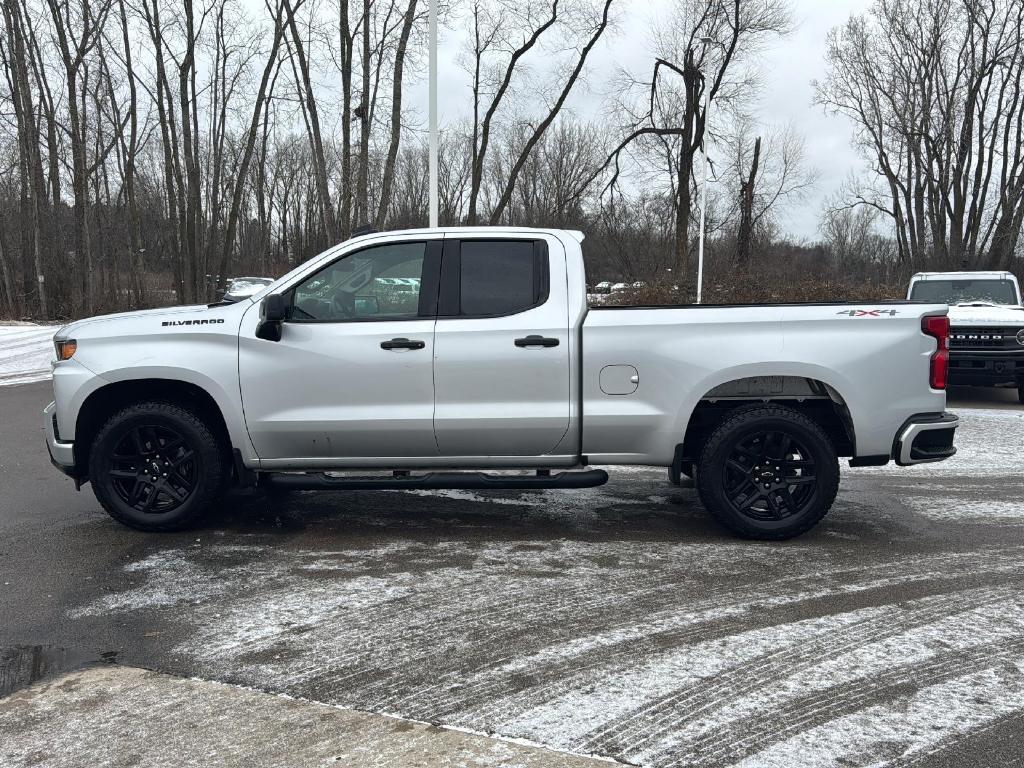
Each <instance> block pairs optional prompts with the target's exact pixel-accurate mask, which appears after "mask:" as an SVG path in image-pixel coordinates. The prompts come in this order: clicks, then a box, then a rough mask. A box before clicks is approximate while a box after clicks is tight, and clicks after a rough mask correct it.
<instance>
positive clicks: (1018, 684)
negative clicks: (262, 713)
mask: <svg viewBox="0 0 1024 768" xmlns="http://www.w3.org/2000/svg"><path fill="white" fill-rule="evenodd" d="M49 399H50V394H49V384H48V383H36V384H26V385H21V386H14V387H6V388H0V669H2V670H3V673H2V674H0V684H6V685H7V686H8V688H12V689H13V688H15V687H17V686H19V685H21V684H23V683H27V682H30V681H31V680H33V679H36V678H44V683H45V679H46V678H47V676H48V675H56V674H58V673H60V672H61V671H62V670H69V669H76V668H78V667H80V666H81V665H83V664H85V665H89V664H92V663H96V662H103V663H107V664H109V663H111V662H112V663H113V666H104V667H102V669H104V670H110V669H117V668H121V667H123V668H125V669H134V668H142V669H143V670H151V671H152V672H155V673H164V674H165V675H166V676H169V677H168V679H171V680H179V681H180V680H181V679H183V678H185V679H192V678H196V679H197V683H196V684H197V685H198V684H200V681H202V682H203V684H205V681H212V682H214V683H225V684H229V685H230V686H238V687H239V688H237V690H239V691H250V689H252V691H257V692H258V691H265V692H270V693H274V694H287V695H288V696H289V697H292V698H290V699H281V701H293V700H294V699H299V700H306V701H310V702H317V703H320V704H326V705H336V706H337V707H342V708H345V709H344V711H349V710H356V711H357V712H360V713H382V714H387V715H389V716H397V717H398V718H400V719H401V720H400V721H399V722H405V721H408V722H414V721H419V722H424V723H432V724H434V725H437V726H443V727H446V728H451V729H458V730H456V731H450V732H454V733H470V734H490V735H494V736H497V737H501V738H502V739H506V740H507V741H498V742H496V743H500V744H527V745H531V746H534V747H538V748H540V747H543V748H551V749H554V750H560V751H561V752H550V753H546V754H548V755H549V758H548V759H547V762H545V759H544V758H541V759H540V762H529V761H528V760H527V759H526V758H520V757H513V758H509V759H508V760H505V761H504V762H502V761H501V760H503V759H504V758H502V759H498V758H495V760H494V761H492V762H493V764H502V765H506V764H507V765H512V764H515V765H527V764H529V765H534V764H538V765H544V764H550V765H555V764H559V765H561V764H562V763H560V762H558V763H556V759H557V760H562V759H563V758H564V757H565V756H564V754H563V753H566V752H567V753H572V754H574V755H582V756H599V757H603V758H607V759H611V760H615V761H619V762H622V763H627V764H636V765H645V766H659V767H660V766H720V765H744V766H780V767H782V766H786V767H787V768H788V767H790V766H800V765H807V766H855V765H856V766H859V765H876V766H890V765H891V766H907V765H915V766H965V765H977V766H992V765H1000V766H1014V765H1017V766H1021V765H1024V591H1022V585H1024V407H1022V406H1020V405H1018V404H1017V403H1016V397H1015V393H1011V392H1010V391H990V390H979V391H973V390H966V391H956V392H954V393H953V396H952V398H951V403H950V406H951V408H952V409H953V410H957V411H958V412H959V413H960V414H961V416H962V418H963V426H962V429H961V433H960V435H959V437H958V441H957V443H958V446H959V449H960V452H959V454H958V455H957V456H956V457H954V458H953V459H952V460H950V461H948V462H945V463H943V464H938V465H930V466H923V467H917V468H913V469H910V470H905V469H898V468H891V467H890V468H879V469H862V470H848V471H844V478H843V483H842V486H841V490H840V494H839V498H838V500H837V502H836V505H835V507H834V509H833V511H832V512H831V513H830V515H829V516H828V517H827V518H826V519H825V521H824V522H823V524H822V525H820V526H819V527H818V528H816V529H815V530H814V531H812V532H811V533H809V534H808V535H805V536H804V537H802V538H800V539H797V540H795V541H791V542H786V543H782V544H775V543H773V544H765V543H755V542H746V541H740V540H737V539H734V538H731V537H730V536H728V535H727V534H725V533H724V532H723V531H722V530H720V529H719V528H718V527H717V526H716V525H715V524H714V523H713V521H712V520H710V519H709V518H708V516H707V515H706V514H705V512H704V511H703V509H702V508H701V506H700V503H699V501H698V500H697V497H696V494H695V492H694V491H692V490H689V489H685V488H682V489H680V488H675V487H673V486H670V485H669V484H668V483H667V482H666V481H665V476H664V471H662V470H657V471H655V470H647V469H635V468H633V469H631V468H619V469H616V470H614V471H612V480H611V482H610V483H609V484H608V485H606V486H603V487H601V488H596V489H589V490H585V491H548V492H544V493H540V494H523V493H502V492H488V493H473V492H468V491H449V492H373V493H370V492H359V493H348V494H340V493H331V494H305V493H303V494H293V495H290V496H288V497H285V498H282V499H269V498H267V497H266V496H264V495H262V494H260V493H256V492H246V493H237V494H235V495H233V496H232V497H231V498H229V499H228V500H227V501H226V502H225V503H224V504H223V506H222V508H221V509H220V510H219V511H218V512H217V514H216V515H214V516H213V517H212V518H211V519H209V520H208V521H207V522H206V524H205V526H204V527H203V528H201V529H200V530H195V531H191V532H187V533H180V534H163V535H146V534H140V533H136V532H133V531H130V530H128V529H126V528H123V527H121V526H119V525H117V524H116V523H114V522H113V521H111V520H109V519H108V518H107V516H106V515H105V514H104V513H103V512H102V511H101V510H100V508H99V506H98V504H97V503H96V502H95V500H94V498H93V496H92V493H91V492H90V491H89V489H88V488H86V489H84V490H83V492H82V493H76V492H75V491H74V488H73V486H72V484H71V483H70V481H68V480H66V479H65V478H63V477H62V476H61V475H59V474H58V473H57V472H56V471H55V470H53V469H52V468H51V467H50V465H49V463H48V461H47V458H46V453H45V448H44V446H43V443H42V439H41V432H40V426H39V417H38V413H39V411H40V410H41V408H42V407H43V405H45V403H46V402H48V400H49ZM140 674H141V673H140ZM72 683H73V684H72ZM92 684H95V685H98V684H97V683H95V682H94V683H92ZM120 684H121V683H118V685H120ZM132 684H133V685H134V683H132ZM85 685H86V682H83V681H82V679H79V678H75V679H74V680H71V682H68V683H66V684H65V686H64V688H63V689H61V691H60V695H61V696H64V697H65V699H64V701H65V707H66V708H65V709H64V710H60V711H59V714H58V715H54V714H53V713H52V711H51V715H50V717H54V718H58V719H59V718H68V719H69V720H70V721H73V722H72V723H71V726H74V727H71V726H69V727H68V733H70V734H74V733H87V732H88V731H89V724H90V723H91V722H92V721H91V720H90V717H96V718H102V717H104V715H103V714H102V711H103V708H101V707H97V706H96V701H95V700H93V699H89V701H91V702H92V703H91V704H89V705H88V707H86V705H85V704H82V703H81V701H83V700H84V699H81V697H80V698H79V699H75V698H74V696H75V695H77V694H75V691H78V692H79V694H80V692H81V690H82V687H83V686H85ZM103 685H105V686H106V689H107V690H108V700H107V703H106V705H105V706H107V707H109V706H113V705H114V704H116V700H117V696H113V695H112V694H109V691H110V690H119V689H117V687H116V686H115V685H114V684H113V683H103ZM125 685H127V683H125ZM68 686H70V687H68ZM111 686H113V687H111ZM37 687H38V685H37ZM100 687H102V686H100ZM129 687H130V686H129ZM126 690H127V689H126ZM218 690H220V689H218ZM125 695H126V696H127V695H128V694H125ZM175 695H176V696H182V697H185V699H184V700H186V701H187V700H188V699H187V697H188V696H191V695H193V693H190V692H188V691H184V692H178V693H176V694H175ZM246 695H248V694H246ZM10 700H11V697H10V696H8V698H7V700H6V701H7V702H8V705H7V706H6V707H5V703H4V702H5V700H4V699H0V764H4V765H12V766H17V765H30V764H40V765H46V764H54V765H56V764H61V765H63V764H75V761H74V759H72V760H71V761H70V762H68V761H67V755H66V754H64V753H62V752H60V751H59V749H58V746H56V745H57V744H58V742H60V741H61V738H60V736H59V734H57V731H58V730H60V728H59V727H58V725H59V723H53V724H52V726H53V727H52V728H50V730H49V735H48V736H47V735H45V734H46V733H47V728H48V727H49V726H48V722H47V720H46V715H45V712H44V710H43V709H40V708H36V709H33V710H32V718H35V719H34V720H32V723H30V724H29V725H31V726H32V727H29V725H27V724H26V723H28V720H29V719H31V718H28V719H27V716H26V715H24V711H23V712H22V715H19V716H18V717H15V716H14V715H12V711H13V707H12V705H10V704H9V702H10ZM76 701H77V702H79V703H77V704H76V703H75V702H76ZM67 702H71V703H67ZM19 706H22V708H23V710H24V707H27V706H28V704H24V703H23V704H20V705H19ZM289 706H291V705H289ZM79 707H84V708H85V709H83V711H81V712H79V711H78V709H77V708H79ZM128 711H129V714H128V715H126V716H125V717H124V718H123V719H122V720H121V721H120V727H122V728H124V729H127V733H131V726H132V717H131V715H130V710H128ZM332 711H334V710H332ZM339 711H341V710H339ZM90 712H93V713H95V714H89V713H90ZM19 718H20V719H19ZM273 719H274V717H270V718H268V722H269V721H272V720H273ZM280 720H281V722H291V721H290V720H287V719H286V718H285V717H284V716H283V715H282V716H281V718H280ZM253 722H260V721H253ZM254 727H255V726H254ZM268 727H269V726H268ZM340 727H341V726H339V728H340ZM352 727H355V726H352ZM410 727H411V726H410ZM76 728H77V730H76ZM310 733H311V734H312V733H314V731H310ZM41 734H43V735H41ZM67 738H70V737H67ZM483 738H484V739H485V740H486V737H483ZM491 741H493V740H491ZM88 743H91V742H78V751H77V752H76V754H75V758H78V759H79V760H80V761H79V762H78V763H77V764H80V765H85V764H96V763H99V762H102V760H100V759H98V758H99V757H102V755H99V754H98V753H95V752H90V749H92V750H100V749H101V745H98V744H97V745H94V746H93V747H88ZM339 749H340V747H339ZM338 754H341V753H340V752H339V753H338ZM541 754H544V753H541ZM62 755H63V756H62ZM269 755H271V752H268V751H257V750H256V748H255V747H254V754H253V755H249V756H248V758H249V760H250V762H249V763H245V764H273V760H272V759H271V757H269ZM556 756H558V757H557V758H556ZM243 757H244V756H243ZM321 757H322V755H321V756H319V757H316V758H315V759H316V760H320V758H321ZM310 760H311V761H313V760H314V758H313V757H310ZM335 760H336V762H335V763H334V764H339V762H340V763H341V764H351V765H359V764H365V765H369V764H371V762H370V761H368V760H367V761H362V762H361V761H360V760H358V759H355V758H346V759H339V758H337V756H336V757H335ZM141 762H146V761H145V760H144V759H143V760H141ZM290 764H293V765H299V764H305V763H304V760H303V759H302V758H301V757H296V756H295V753H293V760H292V762H291V763H290ZM311 764H319V763H311ZM373 764H376V763H373ZM394 764H398V762H397V761H396V762H395V763H394ZM402 764H406V763H402ZM408 764H413V763H411V762H410V763H408ZM416 764H424V765H430V764H433V765H440V764H447V763H443V762H442V761H440V760H439V759H437V758H435V759H434V761H433V762H431V761H430V760H429V759H426V762H422V763H416ZM452 764H456V763H452ZM461 764H467V765H468V764H473V765H475V764H478V763H470V762H463V763H461ZM479 764H491V763H487V762H486V761H485V762H481V763H479ZM565 764H566V765H568V764H570V763H565Z"/></svg>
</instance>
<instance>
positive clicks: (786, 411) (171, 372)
mask: <svg viewBox="0 0 1024 768" xmlns="http://www.w3.org/2000/svg"><path fill="white" fill-rule="evenodd" d="M582 240H583V236H582V234H580V233H579V232H571V231H562V230H540V229H522V228H503V227H490V228H464V229H430V230H411V231H404V232H388V233H379V234H370V235H365V236H361V237H357V238H354V239H352V240H349V241H347V242H345V243H342V244H341V245H339V246H337V247H335V248H332V249H330V250H328V251H327V252H325V253H323V254H321V255H320V256H318V257H316V258H314V259H311V260H310V261H308V262H306V263H305V264H302V265H301V266H299V267H297V268H296V269H295V270H293V271H292V272H290V273H289V274H287V275H285V276H284V277H282V278H281V279H280V280H278V281H276V282H275V283H273V284H272V285H270V286H269V287H267V288H266V289H265V290H264V291H263V292H262V293H260V294H257V295H256V296H254V297H252V298H251V299H243V300H242V301H240V302H238V303H235V304H223V305H216V304H215V305H211V306H205V305H204V306H190V307H174V308H168V309H160V310H150V311H143V312H131V313H127V314H121V315H111V316H107V317H98V318H92V319H89V320H82V321H79V322H75V323H72V324H70V325H68V326H66V327H64V328H62V329H61V330H60V331H59V332H58V333H57V336H56V338H55V345H56V348H57V358H58V362H57V363H55V365H54V376H53V387H54V397H55V401H54V402H53V403H51V404H50V405H49V406H48V407H47V408H46V410H45V413H44V419H43V422H44V427H45V430H46V436H47V442H48V446H49V450H50V455H51V457H52V458H53V461H54V463H55V464H56V465H57V466H58V467H60V468H61V469H62V470H63V471H65V472H66V473H67V474H69V475H71V476H72V477H73V478H74V479H75V481H76V482H77V483H79V484H81V483H83V482H86V481H89V482H91V483H92V485H93V488H94V490H95V493H96V496H97V498H98V499H99V501H100V503H101V504H102V505H103V507H104V508H105V509H106V510H107V511H108V512H109V513H110V514H111V515H112V516H113V517H115V518H116V519H117V520H119V521H121V522H123V523H125V524H127V525H130V526H133V527H135V528H140V529H143V530H152V531H158V530H170V529H177V528H181V527H184V526H187V525H188V524H190V523H192V522H193V521H195V520H196V519H197V518H198V517H199V516H200V515H202V513H203V511H204V510H205V509H207V508H208V507H209V506H210V505H211V504H213V503H214V502H215V501H216V500H217V499H218V497H219V496H220V495H221V494H222V493H223V492H224V491H225V490H226V489H227V488H228V486H229V485H231V484H232V483H241V484H253V483H258V484H260V485H266V486H269V487H277V488H293V489H352V488H364V489H374V488H419V489H422V488H505V489H509V488H511V489H520V490H529V489H540V488H579V487H586V486H594V485H599V484H601V483H603V482H605V481H606V480H607V478H608V475H607V472H605V471H604V470H602V469H595V468H593V467H595V466H600V465H618V464H639V465H650V466H658V467H667V468H668V470H669V477H670V479H671V480H673V481H675V482H679V481H680V477H681V475H687V476H691V477H693V478H694V481H695V483H696V487H697V489H698V491H699V494H700V498H701V500H702V501H703V503H704V505H705V507H706V508H707V509H708V510H709V511H710V512H711V513H712V514H714V515H715V516H716V517H717V518H718V519H719V520H720V521H721V522H722V523H724V524H725V525H726V526H728V527H729V528H730V529H732V530H733V531H735V532H736V533H738V534H740V535H743V536H748V537H754V538H763V539H783V538H787V537H791V536H795V535H797V534H800V533H802V532H804V531H806V530H808V529H810V528H811V527H812V526H814V525H815V524H816V523H817V522H818V521H819V520H820V519H821V518H822V517H823V516H824V515H825V513H826V512H827V511H828V509H829V507H830V506H831V505H832V502H833V500H834V498H835V495H836V491H837V487H838V483H839V466H838V458H837V457H840V456H844V457H850V464H851V465H852V466H865V465H880V464H886V463H887V462H889V461H892V460H895V461H896V462H897V463H898V464H901V465H907V464H915V463H918V462H926V461H939V460H941V459H944V458H947V457H948V456H951V455H952V454H953V453H954V452H955V448H954V447H953V435H954V431H955V429H956V426H957V418H956V416H954V415H952V414H949V413H946V412H945V405H946V396H945V392H944V388H945V377H946V366H947V363H948V356H947V354H948V353H947V339H948V327H949V324H948V321H947V318H946V305H944V304H919V303H910V302H900V303H892V304H859V305H838V304H820V305H819V304H815V305H779V306H743V307H740V306H737V307H719V306H680V307H662V308H653V307H623V308H611V307H609V308H599V309H589V308H588V307H587V302H586V293H585V291H586V279H585V275H584V267H583V255H582V252H581V249H580V244H581V242H582ZM496 470H516V471H513V472H508V471H503V472H500V473H496V472H495V471H496Z"/></svg>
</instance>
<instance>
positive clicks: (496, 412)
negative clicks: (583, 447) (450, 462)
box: [434, 236, 571, 456]
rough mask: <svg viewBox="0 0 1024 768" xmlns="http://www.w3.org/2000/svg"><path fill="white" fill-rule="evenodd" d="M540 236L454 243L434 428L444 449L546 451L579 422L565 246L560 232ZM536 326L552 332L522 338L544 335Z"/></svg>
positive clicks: (453, 452)
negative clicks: (572, 404)
mask: <svg viewBox="0 0 1024 768" xmlns="http://www.w3.org/2000/svg"><path fill="white" fill-rule="evenodd" d="M540 242H541V244H539V245H536V246H534V244H533V241H522V240H520V241H513V242H512V244H511V247H510V245H509V241H500V240H495V239H494V238H493V236H492V237H491V238H489V239H487V238H479V239H472V240H471V239H468V238H463V239H462V240H461V241H446V243H445V256H444V259H445V263H444V265H443V267H442V291H441V299H440V308H439V313H440V316H439V317H438V321H437V327H436V330H435V336H434V386H435V412H434V431H435V433H436V436H437V444H438V448H439V450H440V452H441V454H442V455H443V456H539V455H542V454H545V453H550V452H552V451H553V450H554V448H555V446H557V445H558V443H559V442H560V441H561V440H562V437H563V436H564V435H565V433H566V431H567V430H568V428H569V401H570V394H571V393H570V368H569V365H570V345H569V321H568V301H567V297H566V279H565V274H566V272H565V254H564V251H563V250H562V246H561V244H560V243H559V242H558V241H557V240H551V241H540ZM524 243H526V244H528V247H529V248H534V247H536V248H538V249H541V250H542V253H541V258H542V261H537V262H535V261H534V260H533V259H532V258H527V256H526V255H525V254H524V252H523V249H522V247H520V246H522V245H523V244H524ZM460 262H461V263H460ZM535 264H542V265H543V269H537V268H535V267H534V265H535ZM459 267H461V268H459ZM524 270H526V273H524ZM549 275H550V276H551V277H548V276H549ZM541 278H543V280H541ZM542 283H543V284H542ZM542 288H543V291H542V290H541V289H542ZM531 294H532V297H533V299H534V300H533V301H531V300H530V299H529V295H531ZM520 295H522V296H523V298H522V300H521V301H520V302H519V303H518V304H517V301H516V297H517V296H520ZM530 304H535V306H528V305H530ZM523 305H527V306H528V308H526V309H523V310H522V311H515V310H516V309H517V306H523ZM467 315H468V316H467ZM530 336H538V337H541V338H543V339H546V340H547V341H544V342H539V343H536V344H534V343H520V344H517V343H516V342H517V340H524V339H525V340H526V342H531V341H538V340H536V339H534V340H530V339H528V338H527V337H530ZM555 341H557V344H555V343H554V342H555Z"/></svg>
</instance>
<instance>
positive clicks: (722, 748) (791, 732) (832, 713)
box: [639, 602, 1024, 766]
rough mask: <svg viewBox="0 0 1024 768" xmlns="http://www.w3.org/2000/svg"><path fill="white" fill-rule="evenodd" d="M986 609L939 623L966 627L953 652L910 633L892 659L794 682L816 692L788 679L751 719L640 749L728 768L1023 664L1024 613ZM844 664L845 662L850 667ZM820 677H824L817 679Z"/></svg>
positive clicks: (837, 666)
mask: <svg viewBox="0 0 1024 768" xmlns="http://www.w3.org/2000/svg"><path fill="white" fill-rule="evenodd" d="M1011 606H1012V608H1011ZM985 607H986V608H988V610H987V611H985V613H984V614H982V613H981V612H980V611H978V610H972V611H967V612H965V613H963V614H962V615H961V616H951V617H948V618H947V620H946V621H945V622H941V623H938V624H939V626H941V627H942V628H943V629H949V628H951V625H953V624H954V623H956V622H959V623H961V625H959V626H958V627H957V628H956V629H957V632H956V633H952V637H954V638H955V640H956V641H958V642H954V643H951V644H952V645H953V646H954V647H945V648H942V647H941V643H939V644H937V647H933V648H926V647H923V646H922V644H921V643H920V640H921V635H923V634H924V633H922V632H919V633H916V635H918V636H916V637H914V635H915V633H914V632H912V631H911V632H908V633H906V634H905V636H904V637H900V638H899V639H900V641H901V642H906V646H905V647H904V648H902V649H900V648H899V647H897V644H896V643H890V644H889V646H890V647H889V648H888V650H889V651H890V655H889V657H887V658H885V659H880V658H876V659H870V660H868V662H866V663H865V662H864V660H863V656H864V652H863V651H862V652H860V653H858V652H854V653H850V654H848V658H847V659H844V658H842V657H840V658H836V659H830V662H831V663H829V660H825V662H823V664H822V665H820V666H819V668H818V669H817V670H811V671H810V673H809V674H808V675H806V676H805V677H804V679H803V680H799V678H800V676H799V675H798V676H795V677H797V678H798V680H797V682H805V683H809V684H810V685H811V686H812V687H813V688H814V689H813V690H812V692H810V693H807V694H798V695H796V696H792V695H791V693H790V691H787V690H785V689H784V687H783V684H784V683H785V681H784V680H779V681H775V682H774V683H773V684H771V685H770V686H769V688H768V689H767V691H766V694H765V695H763V696H761V697H760V700H759V699H758V698H754V699H753V700H748V701H745V702H743V705H742V707H743V710H744V711H745V712H748V713H750V714H751V716H750V717H743V718H740V719H737V720H734V721H730V722H728V723H722V724H720V726H719V727H718V728H716V729H710V730H707V731H706V732H705V734H703V735H702V737H700V738H697V739H693V740H688V741H686V742H685V744H681V743H678V742H677V741H676V739H672V738H670V739H666V741H667V742H666V743H663V744H662V745H660V746H659V749H657V750H648V751H643V752H640V753H639V755H641V756H642V760H643V761H644V762H650V763H651V764H654V765H658V766H719V765H731V764H733V763H735V762H738V761H740V760H742V759H744V758H748V757H751V756H753V755H756V754H757V753H759V752H763V751H765V750H766V749H767V748H769V746H770V745H771V744H773V743H775V742H779V741H784V740H786V739H787V738H790V737H793V736H796V735H798V734H801V733H804V732H806V731H810V730H814V729H821V730H822V731H826V730H827V727H828V726H827V723H829V722H831V721H836V720H840V719H842V718H844V717H847V716H850V715H853V714H855V713H857V712H860V711H862V710H864V709H867V708H868V707H870V706H872V702H874V701H878V700H879V699H880V698H882V699H884V700H886V701H887V703H886V705H884V708H885V709H889V710H891V711H893V712H898V711H899V710H900V708H901V703H900V702H901V699H903V698H904V697H905V696H906V695H907V693H908V691H911V690H920V689H922V688H928V687H930V686H935V685H939V684H941V683H943V682H946V681H949V680H952V679H955V678H957V677H963V676H965V675H971V674H975V673H982V672H984V671H986V670H995V669H1009V668H1010V667H1012V666H1013V665H1015V664H1019V663H1021V662H1022V660H1024V636H1022V633H1021V631H1022V629H1024V609H1022V607H1021V606H1020V605H1019V604H1013V603H1009V602H1002V603H989V604H988V605H987V606H985ZM1004 611H1006V612H1008V613H1009V616H1007V615H1006V614H1005V613H1004ZM979 618H986V620H988V621H981V622H980V624H981V625H982V628H984V629H987V630H989V632H988V633H980V634H979V628H976V627H975V626H973V623H974V622H975V621H976V620H979ZM922 629H923V630H925V629H928V628H922ZM932 629H933V630H934V629H936V628H932ZM957 634H958V637H956V635H957ZM986 635H987V636H986ZM901 652H902V653H903V657H901V656H900V653H901ZM851 659H854V660H853V662H851ZM844 662H846V663H847V664H846V666H845V669H844ZM815 674H816V675H819V676H821V677H822V678H823V679H818V680H814V678H813V676H814V675H815ZM790 682H793V681H792V680H791V681H790ZM828 683H835V684H828ZM815 684H816V685H815ZM1015 688H1016V690H1017V694H1016V699H1015V700H1016V703H1015V706H1014V707H1013V708H1011V709H1024V698H1022V697H1021V694H1022V693H1024V676H1019V677H1018V678H1017V680H1016V682H1015ZM780 694H781V695H780ZM834 727H835V726H834ZM867 738H868V739H869V738H870V737H869V736H868V737H867ZM872 757H874V758H876V759H877V758H878V757H887V756H885V755H882V756H872Z"/></svg>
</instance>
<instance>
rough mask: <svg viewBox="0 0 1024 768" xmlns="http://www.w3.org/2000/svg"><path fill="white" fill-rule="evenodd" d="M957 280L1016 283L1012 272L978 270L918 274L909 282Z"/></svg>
mask: <svg viewBox="0 0 1024 768" xmlns="http://www.w3.org/2000/svg"><path fill="white" fill-rule="evenodd" d="M957 278H980V279H985V278H989V279H992V280H1013V281H1014V282H1016V281H1017V278H1016V277H1014V275H1013V273H1012V272H1006V271H997V270H979V271H974V272H968V271H960V272H918V273H917V274H916V275H914V276H913V277H912V278H910V279H911V281H914V280H956V279H957Z"/></svg>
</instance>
